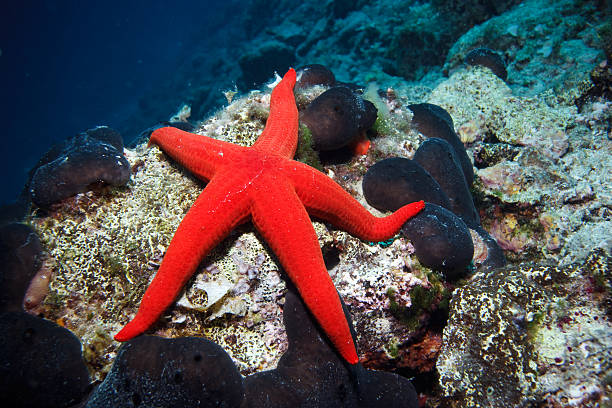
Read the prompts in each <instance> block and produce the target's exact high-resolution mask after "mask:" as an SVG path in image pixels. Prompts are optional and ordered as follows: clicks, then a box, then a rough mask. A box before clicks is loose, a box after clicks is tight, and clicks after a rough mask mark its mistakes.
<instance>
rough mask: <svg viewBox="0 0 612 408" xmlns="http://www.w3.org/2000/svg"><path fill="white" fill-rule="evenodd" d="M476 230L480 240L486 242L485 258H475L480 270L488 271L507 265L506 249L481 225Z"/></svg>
mask: <svg viewBox="0 0 612 408" xmlns="http://www.w3.org/2000/svg"><path fill="white" fill-rule="evenodd" d="M475 232H476V233H477V234H478V239H479V240H480V242H481V243H482V244H484V251H483V252H484V254H483V257H484V259H478V260H474V264H475V266H476V267H477V268H478V270H479V271H482V272H486V271H492V270H493V269H497V268H501V267H502V266H506V255H504V251H503V250H502V248H501V247H500V245H499V243H498V242H497V240H495V238H493V237H492V236H491V235H490V234H489V233H488V232H487V231H486V230H485V229H484V228H483V227H481V226H478V227H476V228H475ZM472 242H474V241H472Z"/></svg>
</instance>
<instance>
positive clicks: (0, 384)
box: [0, 312, 89, 408]
mask: <svg viewBox="0 0 612 408" xmlns="http://www.w3.org/2000/svg"><path fill="white" fill-rule="evenodd" d="M0 361H2V364H0V395H2V403H3V404H6V405H3V406H7V407H12V408H17V407H24V408H25V407H27V408H61V407H70V406H74V404H76V403H78V402H79V401H81V400H82V399H83V398H84V397H85V395H86V393H87V392H88V388H89V374H88V372H87V367H85V363H84V362H83V358H82V356H81V343H80V342H79V340H78V339H77V338H76V337H75V336H74V335H73V334H72V333H70V331H68V330H67V329H65V328H63V327H60V326H58V325H57V324H55V323H53V322H50V321H48V320H44V319H41V318H39V317H35V316H31V315H29V314H27V313H25V312H4V313H0Z"/></svg>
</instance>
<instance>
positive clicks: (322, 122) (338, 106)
mask: <svg viewBox="0 0 612 408" xmlns="http://www.w3.org/2000/svg"><path fill="white" fill-rule="evenodd" d="M376 115H377V110H376V107H375V106H374V104H373V103H372V102H370V101H367V100H364V99H363V98H362V97H361V96H360V95H358V94H356V93H354V92H353V91H351V90H350V89H349V88H347V87H345V86H337V87H333V88H330V89H328V90H327V91H325V92H323V93H322V94H321V95H319V96H318V97H316V98H315V99H314V100H313V101H312V102H311V103H310V104H309V105H308V106H307V107H306V109H304V110H303V111H302V112H301V114H300V121H301V122H302V123H303V124H305V125H306V127H308V129H309V130H310V132H311V134H312V140H313V142H314V149H315V150H318V151H328V150H337V149H340V148H342V147H345V146H348V145H349V144H351V143H352V142H354V141H356V140H357V139H358V138H359V137H360V136H361V135H363V134H364V132H365V131H367V130H368V129H370V128H371V127H372V125H374V122H376Z"/></svg>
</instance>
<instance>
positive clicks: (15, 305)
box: [0, 223, 42, 311]
mask: <svg viewBox="0 0 612 408" xmlns="http://www.w3.org/2000/svg"><path fill="white" fill-rule="evenodd" d="M41 258H42V245H41V243H40V239H39V238H38V235H36V232H34V230H33V229H32V227H30V226H28V225H26V224H19V223H13V224H7V225H4V226H2V227H0V265H1V266H2V267H0V311H9V310H15V311H16V310H21V309H22V305H23V298H24V295H25V293H26V289H27V288H28V285H29V284H30V281H31V280H32V278H33V277H34V276H35V275H36V272H37V271H38V270H39V269H40V266H41Z"/></svg>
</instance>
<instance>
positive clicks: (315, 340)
mask: <svg viewBox="0 0 612 408" xmlns="http://www.w3.org/2000/svg"><path fill="white" fill-rule="evenodd" d="M288 286H289V287H290V286H291V285H288ZM294 291H295V289H293V288H290V290H289V291H288V292H287V294H286V295H285V306H284V308H283V321H284V323H285V326H286V329H287V337H288V339H289V348H288V350H287V352H286V353H285V354H284V355H283V356H282V357H281V359H280V361H279V363H278V367H277V368H276V369H274V370H270V371H264V372H261V373H257V374H254V375H251V376H249V377H247V378H246V379H245V382H244V383H245V390H246V398H247V401H248V404H247V405H248V406H249V407H250V408H264V407H289V406H295V407H304V408H306V407H312V408H326V407H329V408H332V407H363V408H366V407H368V408H369V407H384V408H392V407H398V408H399V407H415V408H416V407H417V406H418V404H417V394H416V391H415V389H414V387H413V386H412V384H411V383H410V381H409V380H408V379H406V378H403V377H400V376H398V375H397V374H392V373H386V372H379V371H371V370H366V369H364V368H363V366H361V364H357V365H355V366H352V367H347V365H346V363H345V362H344V361H343V360H342V358H341V357H340V356H339V355H338V354H337V353H336V352H335V351H334V349H333V348H332V347H330V343H329V341H328V340H327V339H326V338H325V337H324V335H322V333H321V332H320V331H319V328H318V325H317V324H316V323H315V322H314V320H313V319H312V316H311V315H310V313H308V311H307V310H306V307H305V306H304V304H303V302H302V301H301V299H300V298H299V296H298V295H297V294H296V293H295V292H294ZM344 313H345V315H347V320H348V321H349V325H350V326H351V330H352V324H351V319H350V316H349V315H348V312H347V310H346V307H345V308H344Z"/></svg>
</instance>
